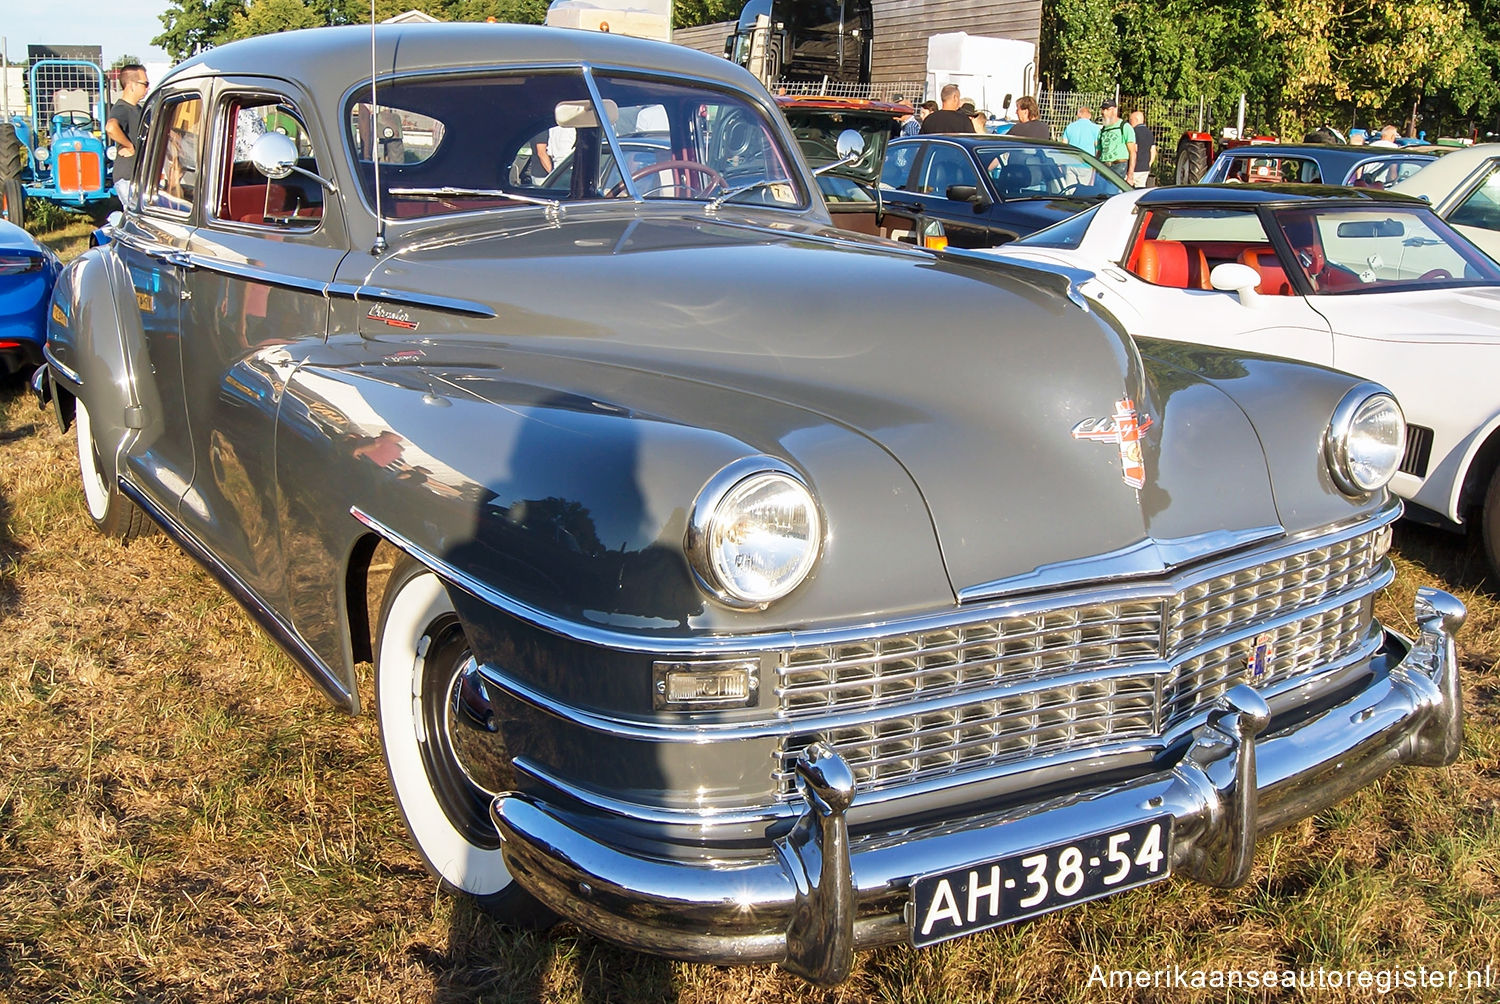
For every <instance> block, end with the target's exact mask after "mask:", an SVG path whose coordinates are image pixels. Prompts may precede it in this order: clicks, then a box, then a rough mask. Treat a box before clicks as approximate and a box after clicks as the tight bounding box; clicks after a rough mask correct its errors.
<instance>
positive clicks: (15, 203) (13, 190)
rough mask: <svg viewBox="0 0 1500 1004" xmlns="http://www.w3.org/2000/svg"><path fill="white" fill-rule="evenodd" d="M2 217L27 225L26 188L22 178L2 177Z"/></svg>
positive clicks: (19, 225) (22, 225)
mask: <svg viewBox="0 0 1500 1004" xmlns="http://www.w3.org/2000/svg"><path fill="white" fill-rule="evenodd" d="M0 217H4V218H5V219H7V220H10V221H11V222H12V223H14V224H15V225H16V226H18V227H24V226H26V189H24V188H22V187H21V179H20V178H0Z"/></svg>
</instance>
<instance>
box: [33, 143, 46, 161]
mask: <svg viewBox="0 0 1500 1004" xmlns="http://www.w3.org/2000/svg"><path fill="white" fill-rule="evenodd" d="M47 156H48V150H47V148H46V147H45V146H39V147H37V148H36V154H35V157H36V162H37V163H38V164H45V163H47Z"/></svg>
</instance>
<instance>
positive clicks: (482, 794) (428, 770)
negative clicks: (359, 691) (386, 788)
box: [375, 557, 555, 927]
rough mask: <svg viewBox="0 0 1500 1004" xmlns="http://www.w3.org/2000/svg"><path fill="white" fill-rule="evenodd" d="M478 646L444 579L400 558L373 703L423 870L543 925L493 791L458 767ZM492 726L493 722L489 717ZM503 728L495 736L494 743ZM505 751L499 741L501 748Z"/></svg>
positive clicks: (384, 613) (496, 913) (495, 913)
mask: <svg viewBox="0 0 1500 1004" xmlns="http://www.w3.org/2000/svg"><path fill="white" fill-rule="evenodd" d="M474 668H475V660H474V654H473V651H472V650H471V648H470V646H469V641H468V638H467V637H466V636H465V634H464V629H463V625H462V624H461V623H459V620H458V617H457V615H456V614H455V613H454V611H453V601H452V600H450V599H449V597H448V590H447V589H446V588H445V587H444V585H443V583H442V581H441V580H439V579H438V577H437V576H436V575H434V574H432V572H430V571H428V570H427V569H426V568H425V567H423V566H422V565H420V564H419V563H417V562H416V561H413V560H412V559H410V558H405V557H403V558H402V559H401V560H400V561H399V562H398V563H397V566H396V568H395V570H394V571H393V572H392V573H391V578H390V581H389V583H388V585H387V586H386V592H385V599H384V601H383V602H382V603H381V611H380V632H379V641H378V642H377V649H376V655H375V690H376V707H377V712H378V715H379V719H380V738H381V741H382V745H383V746H384V747H385V763H386V770H387V773H388V775H389V778H390V782H391V792H392V793H393V794H394V795H395V797H396V805H397V807H398V808H399V809H400V810H401V816H402V818H403V819H404V820H405V821H406V828H407V830H408V831H409V832H410V833H411V836H412V839H413V841H415V843H416V845H417V851H418V852H419V853H420V854H421V855H422V859H423V861H425V862H426V864H427V867H428V869H429V870H431V871H432V873H433V874H434V875H436V876H437V877H438V878H439V879H440V880H441V881H442V883H443V884H444V885H445V886H447V887H449V888H450V889H453V890H456V891H458V892H464V893H468V894H469V895H470V896H473V897H474V898H475V899H477V900H478V901H479V905H480V907H481V908H482V909H483V910H484V911H485V912H486V913H488V914H489V915H490V916H492V917H494V918H495V919H496V920H499V921H500V922H502V923H506V924H512V925H516V926H522V927H542V926H545V925H546V924H548V923H550V922H551V921H552V920H553V919H555V918H553V916H552V914H551V913H550V912H548V911H547V909H546V908H545V907H543V906H542V905H541V904H540V903H538V902H537V901H536V900H535V899H533V898H532V897H531V895H530V894H529V893H527V892H526V891H525V890H524V889H522V888H521V887H520V886H519V885H517V884H516V883H515V881H514V880H513V879H512V878H511V876H510V872H509V871H508V870H507V869H506V867H505V861H504V859H503V858H502V857H501V853H500V838H499V835H498V834H497V833H496V832H495V827H494V825H493V824H492V823H491V822H490V817H489V804H490V800H491V798H492V797H493V796H492V795H491V794H490V793H489V792H487V791H485V790H483V789H482V788H480V787H479V786H478V785H476V784H475V783H474V782H473V781H472V780H471V779H470V778H469V776H468V774H467V772H466V771H465V770H464V768H463V765H462V763H461V762H460V759H459V756H458V753H457V752H456V749H455V740H456V738H458V737H456V736H455V732H454V730H455V729H469V728H472V727H473V726H472V725H471V724H469V723H468V722H466V721H464V720H463V716H464V714H465V711H466V710H467V709H466V708H465V707H464V706H463V705H462V703H461V700H462V698H463V696H464V692H463V684H464V680H465V676H466V674H468V673H470V672H472V671H473V670H474ZM484 724H486V725H491V726H492V725H493V722H486V723H484ZM499 739H500V737H499V735H498V734H496V735H495V736H494V739H493V742H494V743H495V745H498V744H499ZM499 753H500V756H501V757H502V758H503V750H502V751H499Z"/></svg>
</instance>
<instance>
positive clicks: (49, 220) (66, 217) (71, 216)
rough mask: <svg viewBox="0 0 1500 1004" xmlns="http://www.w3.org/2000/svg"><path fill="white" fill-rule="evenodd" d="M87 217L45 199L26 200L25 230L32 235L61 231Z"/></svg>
mask: <svg viewBox="0 0 1500 1004" xmlns="http://www.w3.org/2000/svg"><path fill="white" fill-rule="evenodd" d="M86 219H88V217H86V216H81V215H79V214H78V213H76V212H74V211H73V210H71V209H68V208H66V207H64V206H59V205H58V204H57V203H55V202H51V201H48V200H47V199H27V200H26V229H27V230H28V231H30V232H31V233H33V234H45V233H51V232H52V231H54V230H62V229H64V228H65V227H68V226H71V225H72V224H74V223H77V222H79V221H81V220H86Z"/></svg>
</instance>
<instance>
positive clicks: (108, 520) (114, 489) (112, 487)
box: [73, 399, 155, 541]
mask: <svg viewBox="0 0 1500 1004" xmlns="http://www.w3.org/2000/svg"><path fill="white" fill-rule="evenodd" d="M73 428H74V431H75V432H76V433H77V436H78V474H79V476H80V477H81V478H82V479H83V502H84V506H85V508H87V509H88V513H89V519H91V520H93V521H94V526H95V527H96V528H97V529H98V530H99V532H100V533H102V534H104V535H105V536H107V537H116V538H118V539H120V540H122V541H125V540H132V539H134V538H136V537H139V536H142V535H143V534H147V533H150V532H151V531H152V530H154V529H155V524H153V523H152V522H151V521H150V520H149V519H147V518H146V514H145V513H144V512H142V511H141V509H140V507H139V506H137V505H136V504H135V503H134V502H132V501H130V499H128V498H126V497H125V496H124V495H122V494H121V493H120V487H119V485H118V484H117V483H115V482H113V481H111V480H110V479H108V478H106V477H105V475H104V465H103V462H102V460H101V454H100V452H99V441H98V437H96V436H95V435H94V423H93V420H92V419H91V418H90V417H89V410H88V408H87V407H85V406H84V403H83V400H82V399H79V400H78V401H76V402H75V404H74V411H73Z"/></svg>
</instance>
